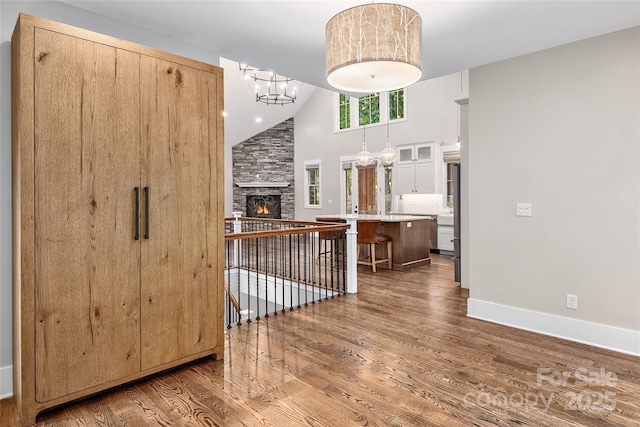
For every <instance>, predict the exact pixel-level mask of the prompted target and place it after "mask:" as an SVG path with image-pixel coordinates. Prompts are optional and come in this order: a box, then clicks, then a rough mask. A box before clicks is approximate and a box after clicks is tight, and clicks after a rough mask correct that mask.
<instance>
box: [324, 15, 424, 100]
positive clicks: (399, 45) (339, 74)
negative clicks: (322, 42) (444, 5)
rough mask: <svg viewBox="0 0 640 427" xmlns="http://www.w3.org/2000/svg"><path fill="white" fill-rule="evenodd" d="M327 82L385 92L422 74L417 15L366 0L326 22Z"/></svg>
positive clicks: (355, 89)
mask: <svg viewBox="0 0 640 427" xmlns="http://www.w3.org/2000/svg"><path fill="white" fill-rule="evenodd" d="M326 55H327V82H328V83H329V84H330V85H331V86H333V87H335V88H336V89H339V90H342V91H347V92H366V93H373V92H384V91H389V90H394V89H400V88H403V87H407V86H409V85H411V84H413V83H415V82H417V81H418V80H419V79H420V77H422V18H421V17H420V15H419V14H418V13H417V12H416V11H415V10H413V9H410V8H408V7H405V6H401V5H398V4H391V3H371V4H365V5H362V6H356V7H353V8H350V9H347V10H344V11H342V12H340V13H338V14H337V15H335V16H334V17H333V18H331V19H330V20H329V22H328V23H327V27H326Z"/></svg>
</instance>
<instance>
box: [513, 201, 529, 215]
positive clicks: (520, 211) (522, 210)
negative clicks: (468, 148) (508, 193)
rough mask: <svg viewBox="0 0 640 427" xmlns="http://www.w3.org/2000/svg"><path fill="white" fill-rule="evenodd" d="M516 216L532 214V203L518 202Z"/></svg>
mask: <svg viewBox="0 0 640 427" xmlns="http://www.w3.org/2000/svg"><path fill="white" fill-rule="evenodd" d="M516 216H531V203H516Z"/></svg>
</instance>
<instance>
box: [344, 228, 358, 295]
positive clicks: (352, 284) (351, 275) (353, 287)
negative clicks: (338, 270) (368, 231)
mask: <svg viewBox="0 0 640 427" xmlns="http://www.w3.org/2000/svg"><path fill="white" fill-rule="evenodd" d="M347 224H349V229H348V230H347V231H346V234H347V293H348V294H355V293H358V260H357V256H358V254H357V244H358V238H357V236H358V231H357V230H358V228H357V226H358V220H357V219H356V218H347Z"/></svg>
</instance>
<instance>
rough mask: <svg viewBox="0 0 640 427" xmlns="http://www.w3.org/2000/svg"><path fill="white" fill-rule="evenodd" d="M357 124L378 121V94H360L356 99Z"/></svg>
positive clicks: (361, 124)
mask: <svg viewBox="0 0 640 427" xmlns="http://www.w3.org/2000/svg"><path fill="white" fill-rule="evenodd" d="M358 116H359V120H358V122H359V123H358V124H359V125H360V126H363V125H370V124H373V123H380V94H379V93H372V94H371V95H365V96H361V97H360V98H359V99H358Z"/></svg>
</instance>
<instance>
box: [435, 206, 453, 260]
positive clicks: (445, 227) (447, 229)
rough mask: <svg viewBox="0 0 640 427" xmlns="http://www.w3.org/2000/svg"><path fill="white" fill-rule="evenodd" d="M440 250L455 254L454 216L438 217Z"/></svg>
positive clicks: (442, 215)
mask: <svg viewBox="0 0 640 427" xmlns="http://www.w3.org/2000/svg"><path fill="white" fill-rule="evenodd" d="M438 249H439V250H441V251H450V252H453V214H441V215H438Z"/></svg>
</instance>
